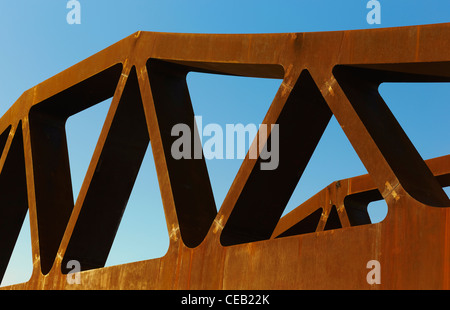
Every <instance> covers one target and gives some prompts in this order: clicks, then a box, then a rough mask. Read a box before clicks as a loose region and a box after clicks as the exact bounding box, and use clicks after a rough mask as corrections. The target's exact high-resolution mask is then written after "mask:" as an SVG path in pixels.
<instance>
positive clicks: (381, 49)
mask: <svg viewBox="0 0 450 310" xmlns="http://www.w3.org/2000/svg"><path fill="white" fill-rule="evenodd" d="M449 51H450V24H436V25H424V26H413V27H402V28H390V29H375V30H353V31H337V32H317V33H288V34H246V35H238V34H234V35H225V34H221V35H212V34H172V33H150V32H138V33H135V34H133V35H131V36H129V37H127V38H125V39H124V40H122V41H120V42H118V43H116V44H114V45H113V46H111V47H109V48H107V49H105V50H103V51H101V52H99V53H97V54H96V55H94V56H92V57H90V58H88V59H86V60H84V61H82V62H81V63H79V64H77V65H74V66H73V67H71V68H69V69H67V70H65V71H63V72H61V73H60V74H58V75H56V76H54V77H52V78H50V79H48V80H46V81H44V82H43V83H41V84H39V85H37V86H35V87H34V88H32V89H30V90H28V91H26V92H25V93H24V94H23V95H22V96H21V97H20V98H19V99H18V100H17V102H16V103H15V104H14V105H13V106H12V107H11V108H10V109H9V110H8V112H7V113H6V114H5V115H4V116H3V117H2V118H1V119H0V132H1V133H2V134H1V135H0V147H2V150H3V151H2V155H1V158H0V169H1V170H0V236H1V239H0V276H3V274H4V272H5V270H6V266H7V264H8V261H9V259H10V256H11V253H12V250H13V247H14V244H15V241H16V239H17V236H18V234H19V230H20V227H21V225H22V223H23V220H24V217H25V214H26V212H27V210H28V211H29V217H30V226H31V240H32V253H33V274H32V276H31V278H30V280H29V281H28V282H26V283H22V284H17V285H14V286H10V287H7V288H11V289H419V288H424V289H448V288H449V286H450V268H449V267H450V256H449V254H450V252H449V250H450V249H449V245H448V244H449V237H450V230H449V227H450V222H449V221H450V213H449V210H450V208H449V207H450V201H449V198H448V197H447V195H446V194H445V192H444V191H443V189H442V187H444V186H449V185H450V157H449V156H444V157H440V158H435V159H432V160H428V161H426V162H425V161H424V160H423V159H422V158H421V157H420V155H419V154H418V152H417V151H416V150H415V148H414V146H413V145H412V143H411V142H410V140H409V139H408V137H407V136H406V135H405V133H404V132H403V130H402V128H401V127H400V125H399V124H398V122H397V121H396V119H395V118H394V117H393V115H392V113H391V112H390V110H389V109H388V108H387V106H386V104H385V103H384V102H383V100H382V98H381V96H380V95H379V93H378V91H377V87H378V85H379V84H380V83H382V82H418V81H428V82H448V81H450V53H448V52H449ZM190 71H197V72H207V73H216V74H231V75H238V76H251V77H262V78H278V79H282V80H283V82H282V84H281V86H280V89H279V90H278V92H277V94H276V96H275V99H274V100H273V102H272V105H271V106H270V108H269V110H268V112H267V114H266V117H265V119H264V122H263V123H264V124H278V125H279V147H280V149H279V153H280V158H279V166H278V168H277V169H275V170H261V169H259V162H260V161H262V159H260V158H258V159H251V158H249V157H247V158H245V160H244V161H243V163H242V166H241V168H240V170H239V172H238V174H237V176H236V178H235V180H234V182H233V184H232V186H231V188H230V189H229V192H228V194H227V196H226V198H225V200H224V202H223V204H222V206H220V208H219V209H218V211H216V210H217V209H216V206H215V202H214V199H213V194H212V190H211V185H210V181H209V177H208V173H207V169H206V165H205V161H204V160H203V159H181V160H176V159H174V158H173V157H172V156H171V152H170V147H171V144H172V142H173V141H174V139H175V137H172V136H171V130H170V129H171V128H172V127H173V126H174V125H175V124H178V123H184V124H188V125H189V126H190V127H191V128H194V113H193V109H192V106H191V103H190V99H189V92H188V90H187V85H186V74H187V73H188V72H190ZM110 97H112V103H111V108H110V110H109V112H108V115H107V117H106V121H105V124H104V126H103V129H102V132H101V135H100V138H99V141H98V144H97V147H96V149H95V152H94V154H93V157H92V160H91V163H90V166H89V169H88V171H87V175H86V178H85V180H84V183H83V185H82V188H81V191H80V194H79V197H78V199H77V201H75V202H74V201H73V194H72V187H71V181H70V180H71V179H70V171H69V161H68V152H67V144H66V136H65V127H64V126H65V121H66V120H67V118H68V117H70V116H71V115H74V114H76V113H78V112H80V111H82V110H83V109H86V108H88V107H90V106H93V105H95V104H97V103H99V102H101V101H103V100H105V99H107V98H110ZM332 115H334V116H335V117H336V119H337V121H338V122H339V123H340V125H341V127H342V128H343V130H344V132H345V134H346V136H347V137H348V139H349V140H350V142H351V144H352V146H353V147H354V149H355V151H356V152H357V154H358V156H359V157H360V159H361V161H362V162H363V164H364V165H365V167H366V169H367V171H368V175H365V176H359V177H354V178H350V179H347V180H341V181H337V182H334V183H333V184H331V185H330V186H328V187H327V188H325V189H324V190H323V191H321V192H319V193H318V194H317V195H315V196H314V197H312V198H311V199H310V200H308V201H307V202H305V203H304V204H302V205H301V206H299V207H298V208H296V209H295V210H293V211H292V212H290V213H288V214H287V215H285V216H283V217H281V215H282V214H283V210H284V208H285V207H286V204H287V202H288V200H289V198H290V196H291V194H292V192H293V190H294V188H295V186H296V184H297V182H298V180H299V179H300V177H301V175H302V173H303V171H304V169H305V167H306V165H307V164H308V161H309V159H310V157H311V156H312V153H313V151H314V149H315V147H316V145H317V143H318V142H319V140H320V138H321V136H322V134H323V132H324V130H325V128H326V126H327V124H328V121H329V120H330V118H331V116H332ZM268 128H269V129H270V126H268ZM148 143H151V146H152V150H153V155H154V159H155V166H156V171H157V176H158V181H159V186H160V191H161V195H162V201H163V205H164V212H165V217H166V222H167V229H168V233H169V236H170V245H169V249H168V252H167V253H166V254H165V255H164V256H163V257H161V258H157V259H151V260H146V261H140V262H135V263H129V264H124V265H119V266H112V267H106V268H105V267H104V264H105V261H106V258H107V256H108V253H109V250H110V247H111V245H112V242H113V240H114V237H115V233H116V230H117V227H118V225H119V223H120V219H121V215H122V213H123V211H124V208H125V205H126V201H127V199H128V196H129V195H130V192H131V189H132V186H133V183H134V180H135V178H136V174H137V171H138V170H139V167H140V164H141V161H142V158H143V156H144V153H145V150H146V148H147V146H148ZM323 173H326V171H324V172H323ZM379 199H385V201H386V202H387V205H388V208H389V211H388V214H387V217H386V218H385V219H384V220H383V221H382V222H380V223H376V224H371V223H370V219H369V217H368V215H367V204H368V203H369V202H370V201H373V200H379ZM280 217H281V218H280ZM70 260H78V261H79V262H80V263H81V267H82V269H83V271H82V272H81V273H80V277H81V284H69V283H68V282H67V281H66V278H67V276H66V274H67V272H68V270H67V269H66V268H65V266H66V263H67V262H68V261H70ZM371 260H377V261H379V262H380V266H381V270H380V271H381V283H380V284H369V283H368V281H367V279H366V275H367V273H368V271H369V270H368V269H367V262H369V261H371Z"/></svg>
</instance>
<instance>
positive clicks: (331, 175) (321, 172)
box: [283, 116, 367, 215]
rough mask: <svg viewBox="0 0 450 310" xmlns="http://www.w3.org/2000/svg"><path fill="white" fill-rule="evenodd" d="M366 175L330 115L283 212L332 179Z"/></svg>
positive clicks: (298, 203)
mask: <svg viewBox="0 0 450 310" xmlns="http://www.w3.org/2000/svg"><path fill="white" fill-rule="evenodd" d="M363 174H367V170H366V168H365V167H364V165H363V164H362V162H361V160H360V159H359V157H358V155H357V154H356V151H355V150H354V149H353V147H352V145H351V144H350V141H349V140H348V139H347V136H346V135H345V133H344V131H343V130H342V128H341V127H340V125H339V123H338V122H337V120H336V118H335V117H334V116H333V117H332V118H331V120H330V122H329V123H328V126H327V128H326V129H325V131H324V133H323V135H322V137H321V139H320V141H319V144H318V145H317V147H316V149H315V151H314V153H313V155H312V156H311V159H310V160H309V162H308V165H307V166H306V169H305V171H304V172H303V174H302V176H301V178H300V181H299V182H298V184H297V186H296V188H295V190H294V192H293V193H292V196H291V198H290V200H289V202H288V204H287V206H286V209H285V210H284V213H283V215H285V214H287V213H288V212H290V211H292V210H293V209H295V208H296V207H298V206H299V205H301V204H302V203H304V202H305V201H306V200H308V199H309V198H310V197H312V196H314V195H315V194H317V193H318V192H320V191H321V190H322V189H324V188H325V187H327V186H328V185H330V184H331V183H333V182H335V181H339V180H342V179H346V178H351V177H355V176H359V175H363Z"/></svg>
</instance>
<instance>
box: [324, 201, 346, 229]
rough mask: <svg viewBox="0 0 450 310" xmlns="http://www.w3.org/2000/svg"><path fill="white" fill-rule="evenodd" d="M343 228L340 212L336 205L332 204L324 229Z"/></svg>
mask: <svg viewBox="0 0 450 310" xmlns="http://www.w3.org/2000/svg"><path fill="white" fill-rule="evenodd" d="M338 228H342V224H341V220H340V219H339V214H338V212H337V210H336V206H334V205H333V206H332V207H331V210H330V214H328V218H327V223H326V224H325V227H324V229H323V230H332V229H338Z"/></svg>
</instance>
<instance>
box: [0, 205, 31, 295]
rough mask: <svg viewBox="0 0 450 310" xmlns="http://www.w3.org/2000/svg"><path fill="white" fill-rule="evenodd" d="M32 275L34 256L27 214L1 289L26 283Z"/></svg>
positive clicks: (0, 285) (0, 284)
mask: <svg viewBox="0 0 450 310" xmlns="http://www.w3.org/2000/svg"><path fill="white" fill-rule="evenodd" d="M32 273H33V254H32V251H31V234H30V220H29V216H28V212H27V214H26V216H25V219H24V221H23V224H22V228H21V229H20V233H19V236H18V237H17V241H16V244H15V246H14V250H13V252H12V254H11V257H10V259H9V263H8V267H7V268H6V271H5V273H4V275H3V279H2V280H1V283H0V287H5V286H10V285H15V284H20V283H25V282H27V281H28V280H29V279H30V278H31V275H32Z"/></svg>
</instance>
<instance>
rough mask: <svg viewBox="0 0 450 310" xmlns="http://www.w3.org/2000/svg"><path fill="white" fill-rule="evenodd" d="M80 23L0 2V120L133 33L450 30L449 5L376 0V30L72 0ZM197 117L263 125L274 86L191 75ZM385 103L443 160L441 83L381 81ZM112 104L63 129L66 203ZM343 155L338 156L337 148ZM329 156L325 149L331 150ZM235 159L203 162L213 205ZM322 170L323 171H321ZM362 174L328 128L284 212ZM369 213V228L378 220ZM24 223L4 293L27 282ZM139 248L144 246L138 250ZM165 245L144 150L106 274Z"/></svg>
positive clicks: (349, 19) (272, 11) (355, 4)
mask: <svg viewBox="0 0 450 310" xmlns="http://www.w3.org/2000/svg"><path fill="white" fill-rule="evenodd" d="M79 1H80V3H81V24H80V25H69V24H67V22H66V15H67V13H68V12H69V10H68V9H67V8H66V4H67V1H66V0H40V1H34V0H14V1H6V0H1V1H0V40H1V41H0V42H1V49H0V56H1V57H0V66H1V68H2V74H1V75H0V115H3V114H4V112H5V111H6V110H7V109H8V108H9V107H10V106H11V105H12V104H13V103H14V102H15V101H16V100H17V98H18V97H19V96H20V95H21V94H22V93H23V92H24V91H26V90H27V89H29V88H31V87H33V86H35V85H36V84H38V83H40V82H42V81H44V80H45V79H47V78H49V77H51V76H53V75H55V74H57V73H59V72H61V71H62V70H64V69H66V68H68V67H69V66H72V65H74V64H76V63H78V62H79V61H81V60H83V59H85V58H87V57H89V56H91V55H93V54H95V53H96V52H98V51H100V50H102V49H104V48H106V47H108V46H109V45H111V44H113V43H115V42H117V41H119V40H121V39H122V38H124V37H126V36H128V35H130V34H132V33H134V32H136V31H138V30H143V31H163V32H181V33H280V32H308V31H331V30H350V29H369V28H377V27H395V26H408V25H418V24H430V23H442V22H450V1H447V0H428V1H423V0H380V3H381V13H382V17H381V25H369V24H367V22H366V15H367V13H368V11H369V10H368V9H367V8H366V3H367V1H366V0H346V1H337V0H334V1H331V0H321V1H302V0H296V1H283V0H277V1H266V0H257V1H256V0H255V1H245V0H241V1H234V0H227V1H223V0H202V1H200V0H190V1H186V0H164V1H161V0H160V1H154V0H132V1H124V0H123V1H118V0H108V1H106V0H79ZM188 84H189V87H190V91H191V96H192V101H193V105H194V110H195V113H196V114H197V115H202V117H203V122H204V123H219V124H225V123H238V122H241V123H244V124H246V123H255V124H259V123H261V121H262V119H263V117H264V115H265V112H266V111H267V108H268V107H269V105H270V103H271V101H272V99H273V96H274V95H275V92H276V90H277V88H278V86H279V84H280V81H278V80H259V79H246V78H233V77H223V76H210V75H203V74H198V73H195V74H190V75H189V76H188ZM380 91H381V94H382V95H383V97H384V98H385V100H386V101H387V103H388V105H389V107H390V108H391V109H392V111H393V113H394V115H395V116H396V117H397V118H398V120H399V122H400V124H401V125H403V126H404V129H405V131H406V133H407V134H408V135H409V136H410V138H411V140H412V141H413V143H414V144H415V145H416V147H417V149H418V150H419V152H420V153H421V155H422V156H423V158H424V159H428V158H432V157H436V156H441V155H446V154H450V143H447V142H448V141H449V140H450V139H449V138H450V130H449V129H450V125H449V123H448V121H447V119H448V115H449V112H450V105H449V103H450V102H449V99H448V93H450V86H449V85H445V84H432V85H425V84H419V85H413V86H412V85H405V84H397V85H390V84H383V85H382V87H381V88H380ZM108 107H109V101H106V102H104V103H100V104H98V105H97V106H95V107H93V108H91V109H89V110H87V111H84V112H83V113H80V114H79V115H76V116H73V117H72V118H71V119H69V122H68V124H67V130H68V140H69V152H70V157H71V158H70V160H71V167H72V174H73V176H72V177H73V187H74V195H75V196H76V195H77V193H78V190H79V188H80V186H81V182H82V180H83V177H84V173H85V171H86V169H87V166H88V164H89V159H90V156H91V154H92V151H93V149H94V147H95V143H96V138H97V137H98V134H99V132H100V129H101V125H102V121H103V120H104V118H105V116H106V111H107V109H108ZM336 146H339V148H338V149H339V151H335V150H336ZM331 150H333V152H332V153H331ZM240 163H241V160H211V161H207V165H208V170H209V173H210V178H211V181H212V186H213V191H214V195H215V199H216V204H217V205H218V206H220V204H221V202H222V201H223V199H224V197H225V195H226V193H227V190H228V188H229V186H230V184H231V183H232V181H233V178H234V176H235V174H236V172H237V170H238V169H239V165H240ZM325 171H326V173H325ZM364 173H366V170H365V168H364V166H363V165H362V164H361V162H360V160H359V158H358V157H357V155H356V153H355V152H354V151H353V149H352V148H351V146H350V144H349V143H348V141H347V139H346V137H345V135H344V134H343V132H342V130H341V128H340V127H339V125H338V124H337V122H336V121H335V120H334V119H332V121H331V123H330V125H329V127H328V128H327V130H326V132H325V134H324V136H323V139H322V140H321V142H320V144H319V147H318V148H317V150H316V153H315V154H314V157H313V158H312V160H311V162H310V165H309V166H308V168H307V170H306V171H305V174H304V176H303V177H302V179H301V180H300V183H299V185H298V187H297V189H296V191H295V193H294V195H293V196H292V198H291V201H290V202H289V204H288V206H287V209H286V211H290V210H292V209H293V208H294V207H296V206H297V205H299V204H301V203H302V202H304V201H305V200H306V199H308V198H309V197H311V196H312V195H314V194H315V193H316V192H317V191H319V190H321V189H322V188H323V187H325V186H327V185H328V184H329V183H331V182H333V181H335V180H339V179H342V178H347V177H352V176H356V175H360V174H364ZM385 212H386V210H385V208H383V206H382V205H381V206H377V207H373V208H372V207H371V215H372V217H373V220H374V221H379V220H381V219H382V218H383V217H384V215H385ZM29 234H30V230H29V221H28V219H27V220H26V221H25V223H24V227H23V229H22V231H21V234H20V237H19V240H18V242H17V246H16V249H15V251H14V253H13V257H12V260H11V262H10V265H9V267H8V270H7V273H6V275H5V278H4V280H3V283H2V285H8V284H12V283H20V282H25V281H27V280H28V279H29V277H30V275H31V268H32V261H31V245H30V236H29ZM142 245H145V246H142ZM167 247H168V236H167V230H166V225H165V220H164V214H163V210H162V204H161V198H160V194H159V188H158V184H157V181H156V175H155V170H154V165H153V159H152V156H151V151H150V149H149V151H148V152H147V156H146V158H145V160H144V163H143V165H142V168H141V171H140V174H139V176H138V180H137V182H136V186H135V188H134V191H133V194H132V197H131V199H130V201H129V204H128V207H127V209H126V211H125V214H124V217H123V220H122V223H121V226H120V228H119V231H118V234H117V237H116V240H115V242H114V245H113V248H112V250H111V253H110V257H109V258H108V262H107V265H116V264H121V263H126V262H131V261H138V260H144V259H149V258H154V257H160V256H163V255H164V254H165V252H166V250H167Z"/></svg>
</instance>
